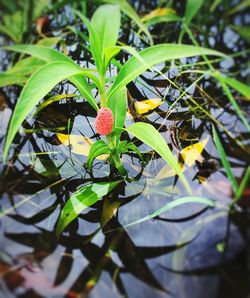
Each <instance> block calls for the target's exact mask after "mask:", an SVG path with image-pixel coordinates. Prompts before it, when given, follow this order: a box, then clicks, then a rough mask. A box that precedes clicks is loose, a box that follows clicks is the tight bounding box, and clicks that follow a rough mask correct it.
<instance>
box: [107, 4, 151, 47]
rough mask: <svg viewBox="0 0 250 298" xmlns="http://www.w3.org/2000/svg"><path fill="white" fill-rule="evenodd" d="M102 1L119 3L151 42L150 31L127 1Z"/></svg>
mask: <svg viewBox="0 0 250 298" xmlns="http://www.w3.org/2000/svg"><path fill="white" fill-rule="evenodd" d="M103 2H108V3H112V4H117V5H119V7H120V9H121V10H122V11H123V12H124V13H125V14H126V15H127V16H129V17H130V18H131V19H132V20H133V21H134V22H135V23H136V24H137V26H138V27H139V28H140V30H141V31H143V32H144V33H145V34H146V35H147V37H148V39H149V42H150V44H153V40H152V37H151V35H150V32H149V31H148V28H147V26H145V24H144V23H143V22H142V20H141V18H140V17H139V15H138V14H137V13H136V11H135V10H134V8H133V7H132V6H131V5H130V4H129V3H128V1H126V0H119V1H117V0H103Z"/></svg>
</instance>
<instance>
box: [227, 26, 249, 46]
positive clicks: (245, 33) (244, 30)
mask: <svg viewBox="0 0 250 298" xmlns="http://www.w3.org/2000/svg"><path fill="white" fill-rule="evenodd" d="M230 28H232V29H233V30H234V31H236V32H237V33H238V34H239V35H240V36H241V37H242V38H243V39H245V40H246V41H247V42H248V43H250V26H237V25H230Z"/></svg>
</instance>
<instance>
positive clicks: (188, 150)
mask: <svg viewBox="0 0 250 298" xmlns="http://www.w3.org/2000/svg"><path fill="white" fill-rule="evenodd" d="M207 142H208V137H207V138H206V139H204V140H203V141H201V142H198V143H195V144H193V145H190V146H188V147H185V148H184V149H182V150H181V151H180V154H181V156H182V157H183V159H184V161H185V163H186V164H187V165H188V166H189V167H191V166H192V165H193V164H194V163H195V161H196V160H199V158H200V157H201V153H202V151H203V149H204V148H205V146H206V145H207Z"/></svg>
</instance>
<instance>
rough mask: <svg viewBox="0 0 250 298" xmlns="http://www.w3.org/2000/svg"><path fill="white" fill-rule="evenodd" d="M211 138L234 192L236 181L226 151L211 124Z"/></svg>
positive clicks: (236, 188)
mask: <svg viewBox="0 0 250 298" xmlns="http://www.w3.org/2000/svg"><path fill="white" fill-rule="evenodd" d="M213 139H214V144H215V146H216V149H217V151H218V153H219V156H220V158H221V163H222V165H223V167H224V169H225V171H226V174H227V178H228V179H229V181H230V182H231V185H232V188H233V191H234V193H237V191H238V183H237V181H236V178H235V177H234V175H233V172H232V169H231V166H230V163H229V161H228V159H227V155H226V152H225V150H224V148H223V146H222V143H221V141H220V138H219V136H218V134H217V131H216V129H215V127H214V126H213Z"/></svg>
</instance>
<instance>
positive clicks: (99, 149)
mask: <svg viewBox="0 0 250 298" xmlns="http://www.w3.org/2000/svg"><path fill="white" fill-rule="evenodd" d="M110 153H111V150H110V148H109V146H108V145H107V144H106V143H105V142H104V141H103V140H98V141H96V142H95V143H94V144H92V145H91V147H90V151H89V155H88V159H87V162H86V166H87V168H88V169H90V168H91V167H92V165H93V161H94V159H95V158H96V157H97V156H100V155H102V154H110Z"/></svg>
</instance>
